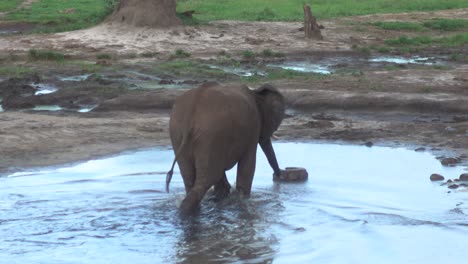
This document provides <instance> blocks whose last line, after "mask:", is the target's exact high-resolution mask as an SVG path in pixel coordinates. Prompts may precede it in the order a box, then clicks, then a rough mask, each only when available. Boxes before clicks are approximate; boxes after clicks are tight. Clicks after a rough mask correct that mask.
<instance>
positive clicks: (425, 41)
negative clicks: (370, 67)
mask: <svg viewBox="0 0 468 264" xmlns="http://www.w3.org/2000/svg"><path fill="white" fill-rule="evenodd" d="M467 43H468V33H460V34H455V35H452V36H448V37H440V38H431V37H428V36H418V37H413V38H410V37H407V36H401V37H398V38H396V39H389V40H386V41H385V44H387V45H391V46H407V47H408V46H409V47H411V46H428V45H431V44H435V45H440V46H442V47H459V46H462V45H465V44H467Z"/></svg>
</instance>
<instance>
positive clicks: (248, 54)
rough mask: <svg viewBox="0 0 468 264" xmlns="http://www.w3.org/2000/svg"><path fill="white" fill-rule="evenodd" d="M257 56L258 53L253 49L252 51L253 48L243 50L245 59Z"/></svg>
mask: <svg viewBox="0 0 468 264" xmlns="http://www.w3.org/2000/svg"><path fill="white" fill-rule="evenodd" d="M256 56H257V53H255V52H253V51H251V50H244V51H243V52H242V57H243V58H244V59H253V58H255V57H256Z"/></svg>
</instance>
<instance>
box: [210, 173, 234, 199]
mask: <svg viewBox="0 0 468 264" xmlns="http://www.w3.org/2000/svg"><path fill="white" fill-rule="evenodd" d="M230 190H231V185H230V184H229V181H228V180H227V177H226V172H224V174H223V177H222V178H221V179H219V181H218V182H217V183H216V184H215V186H214V192H215V196H216V200H221V199H224V198H226V196H228V195H229V191H230Z"/></svg>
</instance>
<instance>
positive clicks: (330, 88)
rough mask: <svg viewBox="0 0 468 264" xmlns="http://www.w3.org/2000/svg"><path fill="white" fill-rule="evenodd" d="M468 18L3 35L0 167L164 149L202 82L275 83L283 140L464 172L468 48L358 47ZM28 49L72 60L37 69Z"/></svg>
mask: <svg viewBox="0 0 468 264" xmlns="http://www.w3.org/2000/svg"><path fill="white" fill-rule="evenodd" d="M466 12H467V11H466V9H461V10H445V11H438V12H428V13H413V14H383V15H375V16H364V17H351V18H341V19H330V20H326V21H323V23H322V24H323V25H324V26H325V29H324V30H323V32H322V33H323V35H324V36H325V39H324V40H323V41H314V42H311V41H307V40H305V39H304V38H303V32H301V31H299V28H300V27H301V23H286V22H275V23H267V22H258V23H257V22H234V21H218V22H214V23H211V24H209V25H202V26H196V27H180V28H174V29H170V30H163V31H161V30H152V29H145V28H140V29H135V28H129V27H127V26H123V27H122V26H117V25H112V24H103V25H99V26H97V27H94V28H91V29H85V30H79V31H74V32H65V33H60V34H40V35H32V34H31V35H19V34H17V35H15V34H10V33H9V34H5V35H0V52H2V54H4V56H0V63H1V71H0V88H1V89H0V146H1V147H0V156H1V157H2V158H1V159H0V171H3V172H4V171H8V170H16V168H25V167H31V166H40V165H49V164H62V163H64V162H73V161H77V160H86V159H89V158H92V157H96V156H101V155H107V154H112V153H117V152H120V151H124V150H128V149H136V148H141V147H150V146H155V145H166V146H167V145H169V137H168V133H167V126H168V119H169V112H170V108H171V106H172V103H173V101H174V99H175V98H176V97H177V96H178V95H179V94H181V93H182V92H184V91H185V90H187V89H190V88H192V87H195V86H197V85H199V84H201V83H203V82H205V81H219V82H222V83H233V82H235V83H239V82H241V83H245V84H247V85H249V86H251V87H258V86H260V85H261V84H262V83H265V82H269V83H272V84H273V85H275V86H277V87H278V88H279V89H280V90H281V92H282V93H283V94H284V95H285V97H286V100H287V103H288V112H287V113H288V116H287V118H286V119H285V120H284V122H283V124H282V126H281V127H280V129H279V131H278V132H277V135H278V136H279V137H280V138H281V140H285V141H304V140H305V141H331V142H345V143H351V144H358V145H362V144H367V145H387V146H405V147H408V148H410V149H416V148H421V147H424V148H425V151H431V152H434V153H437V155H438V156H441V157H442V156H446V157H454V158H459V159H460V161H461V162H462V163H463V162H465V163H466V155H467V150H468V116H467V113H468V90H467V89H466V87H468V78H467V76H466V72H467V70H468V66H467V61H466V58H468V57H467V55H468V51H467V49H466V47H463V46H461V47H456V48H444V49H439V48H431V47H429V48H427V49H423V50H420V51H417V52H410V53H403V52H398V51H396V52H390V53H385V54H380V53H378V52H375V51H372V52H370V53H369V52H363V51H360V50H359V47H365V46H366V45H380V44H382V43H383V42H384V40H385V39H388V38H393V37H398V36H400V35H401V32H397V31H388V30H383V29H380V28H377V27H373V26H371V25H369V22H375V21H393V20H394V19H396V18H397V19H398V20H402V21H424V20H426V19H430V18H431V17H453V18H464V17H465V15H466ZM321 22H322V21H321ZM19 26H20V25H18V27H19ZM2 27H3V28H5V27H10V28H12V27H11V25H9V26H5V22H0V28H2ZM359 27H360V28H359ZM362 29H364V30H362ZM406 33H408V32H406ZM410 33H411V32H410ZM430 34H433V35H434V37H438V36H439V35H440V34H439V32H437V31H431V32H430ZM410 35H411V34H410ZM252 36H255V37H252ZM30 49H41V50H46V51H47V50H53V51H56V52H60V53H63V55H65V56H64V57H65V60H64V61H60V62H54V61H49V60H40V59H39V60H35V59H33V58H30V57H28V51H29V50H30ZM177 49H182V50H183V51H184V52H185V53H184V52H182V54H184V55H185V56H188V58H187V57H184V58H181V57H177V53H175V50H177ZM180 55H181V54H179V56H180ZM245 55H249V56H254V57H248V56H245ZM463 155H465V156H463Z"/></svg>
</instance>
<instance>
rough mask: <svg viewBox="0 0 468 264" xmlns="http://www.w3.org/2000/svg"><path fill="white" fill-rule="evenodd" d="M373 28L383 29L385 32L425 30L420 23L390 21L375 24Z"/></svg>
mask: <svg viewBox="0 0 468 264" xmlns="http://www.w3.org/2000/svg"><path fill="white" fill-rule="evenodd" d="M372 25H373V26H376V27H379V28H382V29H385V30H411V31H423V30H425V28H424V27H423V25H421V24H420V23H415V22H402V21H391V22H385V21H380V22H375V23H372Z"/></svg>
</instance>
